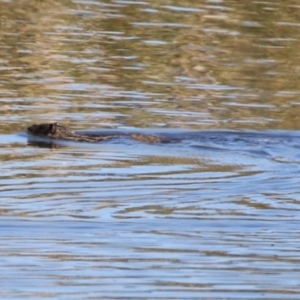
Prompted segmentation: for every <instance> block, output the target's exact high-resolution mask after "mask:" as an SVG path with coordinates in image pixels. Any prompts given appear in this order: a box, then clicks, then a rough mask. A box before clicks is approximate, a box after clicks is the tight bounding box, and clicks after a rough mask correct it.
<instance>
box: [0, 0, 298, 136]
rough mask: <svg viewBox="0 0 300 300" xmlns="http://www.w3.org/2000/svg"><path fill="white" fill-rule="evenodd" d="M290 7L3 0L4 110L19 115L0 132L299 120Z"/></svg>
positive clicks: (291, 123)
mask: <svg viewBox="0 0 300 300" xmlns="http://www.w3.org/2000/svg"><path fill="white" fill-rule="evenodd" d="M293 4H294V3H293V1H285V3H284V4H282V5H277V3H268V5H267V4H266V3H256V2H255V1H250V2H249V1H248V2H245V3H241V2H240V1H231V2H230V3H221V4H220V3H214V2H212V3H210V4H209V5H208V4H207V3H206V1H198V2H196V3H194V2H193V4H192V5H191V3H190V1H180V4H179V3H177V4H176V6H175V5H174V6H172V5H166V4H165V2H164V1H154V2H150V3H144V4H141V3H137V4H134V3H131V2H128V3H126V1H125V2H120V3H115V4H114V3H110V2H109V1H107V2H106V3H105V5H99V3H98V2H97V1H96V2H82V3H80V1H78V2H76V3H75V2H72V1H64V2H63V3H61V2H57V1H42V2H41V1H31V2H30V4H28V2H27V1H20V2H18V5H15V1H12V2H11V3H10V2H1V3H0V17H1V20H2V22H1V27H2V30H1V33H0V38H1V43H0V60H1V62H2V66H1V70H2V71H1V75H0V80H1V96H2V97H1V100H0V101H1V104H2V108H1V112H2V114H3V115H6V116H7V115H11V114H17V118H16V120H14V121H11V123H13V124H11V125H13V126H7V127H5V128H3V129H2V131H3V132H7V131H10V132H12V131H13V130H15V129H17V128H18V129H20V124H21V123H22V121H24V120H25V121H26V122H28V121H31V120H36V121H40V120H42V119H43V120H44V119H45V118H48V119H49V120H53V119H58V120H64V121H66V122H68V120H69V121H71V120H72V121H73V122H74V123H75V121H76V123H77V121H80V122H81V123H82V124H83V125H80V126H86V127H90V126H91V124H99V125H100V126H119V125H129V126H136V127H161V126H165V127H185V128H236V129H239V128H251V129H262V128H281V129H297V128H298V122H299V101H298V95H299V92H298V71H299V67H300V66H299V62H298V61H299V59H298V54H297V49H298V47H297V45H298V43H299V41H298V34H297V30H295V27H297V22H298V15H299V12H298V9H296V8H294V7H295V6H293ZM45 12H47V13H45ZM103 118H106V119H104V120H103ZM14 124H15V125H14Z"/></svg>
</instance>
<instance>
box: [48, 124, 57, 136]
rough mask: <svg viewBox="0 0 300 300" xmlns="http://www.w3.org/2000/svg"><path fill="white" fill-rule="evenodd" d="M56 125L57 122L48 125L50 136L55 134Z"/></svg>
mask: <svg viewBox="0 0 300 300" xmlns="http://www.w3.org/2000/svg"><path fill="white" fill-rule="evenodd" d="M57 125H58V123H57V122H55V123H51V124H50V128H49V129H50V133H51V134H54V133H55V132H56V128H57Z"/></svg>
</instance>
